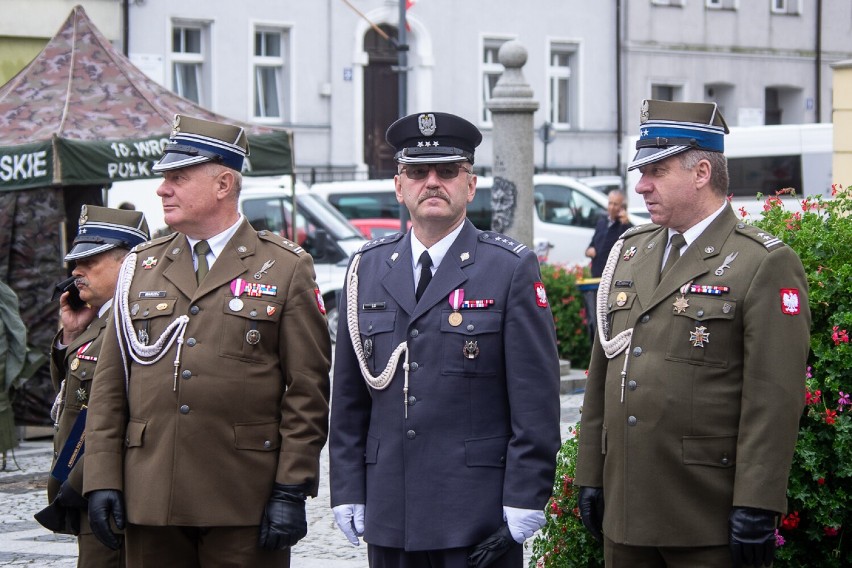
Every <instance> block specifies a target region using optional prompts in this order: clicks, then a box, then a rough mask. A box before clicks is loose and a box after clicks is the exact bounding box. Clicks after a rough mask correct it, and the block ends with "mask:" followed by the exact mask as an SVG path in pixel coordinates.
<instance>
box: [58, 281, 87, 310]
mask: <svg viewBox="0 0 852 568" xmlns="http://www.w3.org/2000/svg"><path fill="white" fill-rule="evenodd" d="M76 280H77V279H76V278H75V277H74V276H69V277H68V278H66V279H65V280H63V281H62V282H60V283H59V284H57V285H56V286H55V287H54V288H53V297H52V298H51V301H52V300H58V299H59V297H60V296H61V295H62V294H63V293H64V292H70V293H69V294H68V306H69V307H70V308H71V309H72V310H74V311H75V312H76V311H77V310H79V309H80V308H82V307H83V306H85V305H86V302H84V301H83V300H81V299H80V290H79V289H78V288H77V286H76V285H75V283H74V282H75V281H76Z"/></svg>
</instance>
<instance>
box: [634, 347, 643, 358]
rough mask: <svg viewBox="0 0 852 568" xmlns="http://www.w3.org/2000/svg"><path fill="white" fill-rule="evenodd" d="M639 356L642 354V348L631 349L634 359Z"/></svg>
mask: <svg viewBox="0 0 852 568" xmlns="http://www.w3.org/2000/svg"><path fill="white" fill-rule="evenodd" d="M641 354H642V348H641V347H634V348H633V356H634V357H638V356H639V355H641Z"/></svg>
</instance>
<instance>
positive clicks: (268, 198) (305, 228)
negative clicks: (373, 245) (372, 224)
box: [240, 176, 367, 341]
mask: <svg viewBox="0 0 852 568" xmlns="http://www.w3.org/2000/svg"><path fill="white" fill-rule="evenodd" d="M290 187H291V186H290V177H289V176H284V177H282V178H250V177H244V178H243V189H242V191H241V192H240V211H242V213H243V215H245V216H246V219H248V221H249V222H250V223H251V224H252V227H254V228H255V229H257V230H258V231H261V230H268V231H273V232H275V233H277V234H279V235H281V236H283V237H286V238H288V239H291V240H293V241H294V242H297V243H298V244H299V245H301V246H302V248H304V249H305V250H306V251H307V252H308V253H309V254H310V255H311V256H312V257H313V259H314V269H315V270H316V274H317V278H316V280H317V285H318V286H319V289H320V291H321V292H322V297H323V302H324V303H325V309H326V314H327V317H328V330H329V333H330V334H331V338H332V341H334V340H336V339H337V323H338V319H339V312H338V305H339V302H338V300H339V296H340V294H341V293H343V287H344V281H345V279H346V266H347V264H348V263H349V257H350V256H351V255H352V254H353V253H354V252H355V251H357V250H358V249H359V248H360V247H361V245H363V244H364V243H365V242H367V241H366V239H364V238H363V237H362V235H361V233H360V232H359V231H358V230H357V229H356V228H355V227H353V226H352V225H351V224H350V223H349V221H347V220H346V218H345V217H344V216H343V215H341V214H340V212H339V211H337V210H336V209H334V208H333V207H331V206H329V204H328V203H327V202H326V201H325V200H323V199H320V198H319V197H318V196H317V195H315V194H313V193H310V192H309V191H308V190H307V187H306V186H305V185H304V184H302V183H300V182H299V183H297V184H296V203H297V205H298V207H297V211H296V219H295V224H296V237H295V239H294V238H293V230H292V226H293V208H292V194H291V190H290Z"/></svg>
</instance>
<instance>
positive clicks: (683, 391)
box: [576, 100, 811, 568]
mask: <svg viewBox="0 0 852 568" xmlns="http://www.w3.org/2000/svg"><path fill="white" fill-rule="evenodd" d="M727 132H728V128H727V126H726V125H725V121H724V119H723V118H722V115H721V113H719V110H718V108H717V107H716V105H715V104H712V103H673V102H667V101H654V100H649V101H646V102H645V103H644V106H643V111H642V125H641V138H640V140H639V142H638V143H637V149H638V152H637V153H636V157H635V158H634V160H633V162H632V163H631V164H630V166H629V167H630V169H635V168H639V170H640V172H641V173H642V178H641V180H640V181H639V183H638V184H637V185H636V191H637V192H638V193H639V194H641V195H642V196H643V197H644V199H645V205H646V206H647V208H648V211H649V212H650V213H651V220H652V222H653V223H651V224H648V225H643V226H641V227H636V228H633V229H631V230H629V231H627V232H626V233H625V234H624V235H623V237H622V238H621V239H620V240H619V241H618V242H617V243H616V245H615V246H614V247H613V250H612V252H611V253H610V256H609V259H608V261H607V265H606V267H605V268H604V272H603V275H602V277H601V285H600V288H599V290H600V292H599V294H600V297H599V299H598V309H597V312H598V313H597V318H598V335H597V337H596V341H595V347H594V351H593V354H592V361H591V366H590V368H589V375H588V383H587V389H586V396H585V400H584V403H583V413H582V420H581V430H580V448H579V456H578V462H577V475H576V482H577V484H578V485H580V486H581V488H580V499H579V501H580V503H579V506H580V512H581V516H582V519H583V522H584V524H585V525H586V527H587V528H588V529H589V530H590V531H591V532H592V534H593V535H594V536H595V537H596V538H598V539H601V538H602V539H603V541H604V555H605V558H606V565H607V566H608V567H628V566H629V567H631V568H635V567H663V566H672V567H683V568H686V567H695V566H704V567H720V568H721V567H730V566H731V565H732V564H733V565H734V566H768V565H771V563H772V559H773V555H774V549H775V536H774V531H775V527H776V526H777V523H778V520H779V517H780V515H781V514H782V513H783V512H784V511H785V510H786V487H787V477H788V475H789V471H790V464H791V461H792V457H793V450H794V447H795V443H796V435H797V432H798V424H799V417H800V416H801V413H802V409H803V405H804V392H805V371H806V361H807V356H808V344H809V330H810V323H811V317H810V311H809V309H808V295H807V281H806V278H805V273H804V270H803V268H802V263H801V262H800V260H799V258H798V257H797V256H796V254H795V253H794V252H793V251H792V250H791V249H790V248H788V247H787V246H785V245H784V243H783V242H781V241H780V240H779V239H777V238H776V237H774V236H772V235H769V234H766V233H764V232H762V231H760V230H759V229H757V228H755V227H753V226H750V225H747V224H745V223H743V222H740V221H738V220H737V218H736V215H735V214H734V212H733V210H732V209H731V207H730V205H729V204H728V202H727V200H726V193H727V189H728V174H727V165H726V161H725V157H724V155H723V144H724V135H725V134H726V133H727Z"/></svg>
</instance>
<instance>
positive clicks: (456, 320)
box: [447, 312, 463, 327]
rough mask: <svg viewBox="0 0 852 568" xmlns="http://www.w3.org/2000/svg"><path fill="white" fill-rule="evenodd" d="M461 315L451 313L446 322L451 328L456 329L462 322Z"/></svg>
mask: <svg viewBox="0 0 852 568" xmlns="http://www.w3.org/2000/svg"><path fill="white" fill-rule="evenodd" d="M462 319H463V318H462V315H461V314H460V313H458V312H453V313H451V314H450V317H449V318H447V320H448V321H449V322H450V325H451V326H453V327H458V326H460V325H461V322H462Z"/></svg>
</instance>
